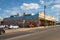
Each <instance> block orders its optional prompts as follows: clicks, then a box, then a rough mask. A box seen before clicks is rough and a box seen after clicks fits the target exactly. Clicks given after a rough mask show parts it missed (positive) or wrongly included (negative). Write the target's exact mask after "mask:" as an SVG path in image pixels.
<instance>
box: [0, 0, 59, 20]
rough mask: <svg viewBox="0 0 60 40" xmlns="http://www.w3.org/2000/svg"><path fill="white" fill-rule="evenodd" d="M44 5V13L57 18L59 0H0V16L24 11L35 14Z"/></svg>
mask: <svg viewBox="0 0 60 40" xmlns="http://www.w3.org/2000/svg"><path fill="white" fill-rule="evenodd" d="M44 5H46V14H49V15H51V16H54V17H55V18H56V19H57V18H58V16H57V13H58V15H59V13H60V0H0V16H1V17H2V18H5V17H8V16H10V15H15V14H17V13H20V15H23V13H24V12H27V13H33V14H36V13H38V12H41V11H44V9H43V7H44Z"/></svg>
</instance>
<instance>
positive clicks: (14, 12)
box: [4, 7, 20, 15]
mask: <svg viewBox="0 0 60 40" xmlns="http://www.w3.org/2000/svg"><path fill="white" fill-rule="evenodd" d="M4 13H5V14H10V15H16V14H17V13H20V9H19V8H18V7H14V8H11V9H7V10H4Z"/></svg>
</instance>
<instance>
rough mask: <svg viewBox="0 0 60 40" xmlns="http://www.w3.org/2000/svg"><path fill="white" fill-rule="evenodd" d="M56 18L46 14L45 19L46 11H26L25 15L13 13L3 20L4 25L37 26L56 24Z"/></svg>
mask: <svg viewBox="0 0 60 40" xmlns="http://www.w3.org/2000/svg"><path fill="white" fill-rule="evenodd" d="M55 21H56V20H55V18H54V17H52V16H50V15H45V20H44V13H43V12H40V13H37V14H35V15H31V14H26V13H24V15H23V16H19V15H13V16H10V17H8V18H4V19H3V21H2V24H3V25H18V26H20V27H31V26H34V27H37V26H44V25H46V26H49V25H54V24H55Z"/></svg>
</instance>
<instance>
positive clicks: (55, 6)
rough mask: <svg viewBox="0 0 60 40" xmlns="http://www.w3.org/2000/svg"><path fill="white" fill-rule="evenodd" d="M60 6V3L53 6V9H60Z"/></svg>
mask: <svg viewBox="0 0 60 40" xmlns="http://www.w3.org/2000/svg"><path fill="white" fill-rule="evenodd" d="M59 8H60V4H57V5H54V6H52V9H59Z"/></svg>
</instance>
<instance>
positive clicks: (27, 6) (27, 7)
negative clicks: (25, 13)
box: [20, 3, 40, 10]
mask: <svg viewBox="0 0 60 40" xmlns="http://www.w3.org/2000/svg"><path fill="white" fill-rule="evenodd" d="M20 7H21V9H23V10H30V9H38V8H40V6H39V4H37V3H30V4H27V3H23V5H22V6H20Z"/></svg>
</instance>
